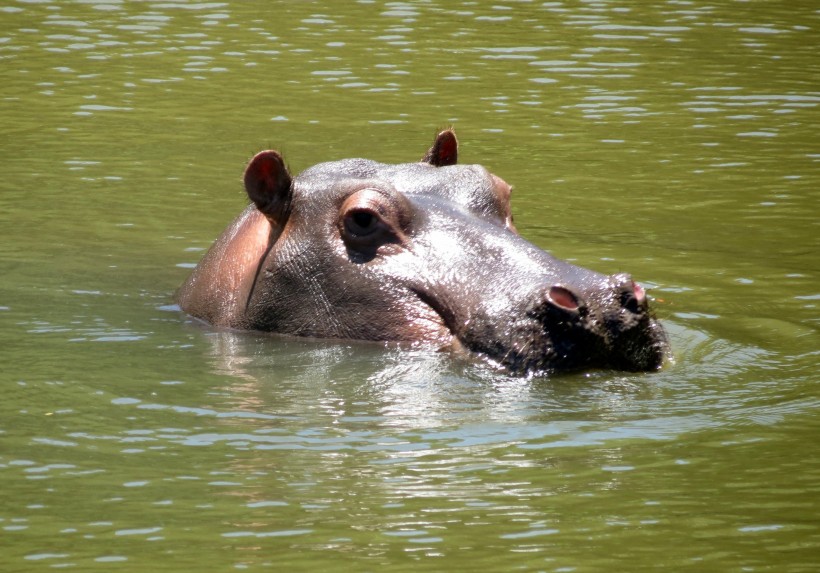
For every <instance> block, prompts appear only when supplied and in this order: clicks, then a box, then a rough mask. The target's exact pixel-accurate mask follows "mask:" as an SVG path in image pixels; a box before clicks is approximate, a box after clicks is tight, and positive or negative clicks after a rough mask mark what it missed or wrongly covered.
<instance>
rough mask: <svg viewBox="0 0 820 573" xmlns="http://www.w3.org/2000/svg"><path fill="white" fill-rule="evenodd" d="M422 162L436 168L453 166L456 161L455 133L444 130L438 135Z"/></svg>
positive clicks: (456, 142)
mask: <svg viewBox="0 0 820 573" xmlns="http://www.w3.org/2000/svg"><path fill="white" fill-rule="evenodd" d="M422 161H423V162H425V163H429V164H430V165H435V166H436V167H444V166H445V165H455V164H456V162H457V161H458V140H457V139H456V134H455V132H454V131H453V130H452V129H445V130H444V131H442V132H441V133H439V134H438V135H437V136H436V140H435V141H434V142H433V146H432V147H431V148H430V149H429V150H428V151H427V155H425V156H424V158H423V159H422Z"/></svg>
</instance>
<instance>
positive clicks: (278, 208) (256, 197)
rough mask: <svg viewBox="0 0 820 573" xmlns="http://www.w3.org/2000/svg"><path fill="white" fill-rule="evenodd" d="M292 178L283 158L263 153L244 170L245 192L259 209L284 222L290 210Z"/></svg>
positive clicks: (276, 153)
mask: <svg viewBox="0 0 820 573" xmlns="http://www.w3.org/2000/svg"><path fill="white" fill-rule="evenodd" d="M290 185H291V178H290V173H288V168H287V167H285V162H284V160H283V159H282V156H281V155H279V153H278V152H276V151H260V152H259V153H257V154H256V155H254V157H253V159H251V161H250V163H248V167H247V168H246V169H245V191H247V193H248V197H250V199H251V201H253V202H254V203H255V204H256V208H257V209H259V210H260V211H261V212H262V213H264V214H265V215H266V216H267V217H268V218H269V219H272V220H273V221H275V222H277V223H282V222H283V220H284V219H285V218H286V217H287V213H288V211H289V210H290V199H291V195H292V192H291V188H290Z"/></svg>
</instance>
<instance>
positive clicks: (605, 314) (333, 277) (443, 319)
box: [178, 130, 668, 373]
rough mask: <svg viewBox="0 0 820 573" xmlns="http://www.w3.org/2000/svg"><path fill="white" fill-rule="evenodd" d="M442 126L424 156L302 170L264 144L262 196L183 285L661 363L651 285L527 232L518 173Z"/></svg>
mask: <svg viewBox="0 0 820 573" xmlns="http://www.w3.org/2000/svg"><path fill="white" fill-rule="evenodd" d="M457 150H458V142H457V140H456V137H455V134H454V133H453V132H452V131H451V130H446V131H443V132H441V133H440V134H439V135H438V136H437V137H436V139H435V142H434V143H433V146H432V147H431V148H430V150H429V151H428V152H427V154H426V155H425V156H424V158H423V159H422V160H421V161H420V162H417V163H403V164H398V165H387V164H383V163H377V162H375V161H370V160H366V159H345V160H341V161H332V162H328V163H321V164H319V165H316V166H314V167H311V168H309V169H307V170H305V171H304V172H302V173H301V174H300V175H298V176H297V177H295V178H293V177H291V175H290V173H289V172H288V170H287V168H286V167H285V164H284V161H283V159H282V156H281V155H280V154H279V153H277V152H276V151H262V152H260V153H258V154H257V155H256V156H255V157H254V158H253V159H251V161H250V163H249V164H248V167H247V169H246V170H245V176H244V183H245V189H246V191H247V193H248V196H249V197H250V199H251V201H252V204H251V205H249V206H248V207H247V208H246V209H245V211H244V212H242V214H240V215H239V217H238V218H237V219H236V220H235V221H234V222H233V223H231V225H230V226H229V227H228V228H227V229H226V230H225V232H223V233H222V235H221V236H220V237H219V238H218V239H217V240H216V242H215V243H214V245H213V246H212V247H211V249H210V250H209V251H208V253H207V254H206V255H205V257H204V258H203V259H202V261H201V262H200V263H199V266H197V268H196V269H195V270H194V271H193V273H192V274H191V276H190V277H189V278H188V280H187V281H186V282H185V284H184V285H183V286H182V287H181V289H180V290H179V293H178V301H179V304H180V307H181V308H182V309H183V310H184V311H186V312H188V313H189V314H191V315H193V316H195V317H197V318H200V319H202V320H204V321H207V322H209V323H211V324H213V325H216V326H223V327H230V328H236V329H248V330H262V331H272V332H278V333H286V334H292V335H297V336H310V337H320V338H343V339H361V340H381V341H402V342H413V343H420V344H425V345H435V346H439V347H449V348H464V349H467V350H469V351H470V352H472V353H476V354H478V355H483V356H485V357H487V358H489V359H491V360H492V361H494V362H496V363H498V364H501V365H503V366H504V367H506V368H507V369H508V370H510V371H512V372H515V373H537V372H553V371H559V370H568V369H581V368H594V367H601V368H614V369H620V370H631V371H648V370H654V369H657V368H659V367H660V366H661V364H662V362H663V360H664V358H665V357H666V355H667V353H668V344H667V342H666V336H665V334H664V331H663V329H662V328H661V326H660V325H659V324H658V322H657V321H656V320H655V319H654V318H653V317H652V316H651V315H650V313H649V307H648V303H647V298H646V294H645V292H644V290H643V289H642V288H641V287H640V286H639V285H638V284H637V283H635V282H634V281H633V280H632V278H631V277H630V276H629V275H626V274H617V275H610V276H606V275H602V274H599V273H596V272H593V271H590V270H587V269H584V268H581V267H577V266H574V265H571V264H569V263H567V262H564V261H561V260H558V259H556V258H554V257H552V256H551V255H549V254H548V253H546V252H544V251H542V250H541V249H539V248H537V247H535V246H534V245H532V244H531V243H529V242H528V241H526V240H524V239H523V238H521V237H520V236H519V235H518V234H517V232H516V231H515V228H514V227H513V224H512V217H511V214H510V186H509V185H508V184H507V183H505V182H504V181H503V180H502V179H500V178H499V177H497V176H495V175H493V174H491V173H489V172H488V171H487V170H486V169H484V168H483V167H481V166H479V165H457V154H458V151H457Z"/></svg>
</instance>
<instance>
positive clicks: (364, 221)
mask: <svg viewBox="0 0 820 573" xmlns="http://www.w3.org/2000/svg"><path fill="white" fill-rule="evenodd" d="M378 226H379V217H378V215H376V214H375V213H374V212H373V211H370V210H369V209H351V210H350V211H349V212H348V213H347V216H346V217H345V227H346V228H347V231H348V232H349V233H351V234H353V235H356V236H359V237H364V236H367V235H370V234H372V233H374V232H375V231H376V229H377V228H378Z"/></svg>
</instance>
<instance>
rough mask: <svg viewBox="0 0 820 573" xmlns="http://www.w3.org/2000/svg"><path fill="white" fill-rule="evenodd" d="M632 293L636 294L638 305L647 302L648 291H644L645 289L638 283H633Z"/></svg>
mask: <svg viewBox="0 0 820 573" xmlns="http://www.w3.org/2000/svg"><path fill="white" fill-rule="evenodd" d="M632 291H633V292H634V293H635V299H636V300H637V301H638V303H639V304H643V303H644V301H645V300H646V291H645V290H643V287H642V286H641V285H639V284H638V283H636V282H633V283H632Z"/></svg>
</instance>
